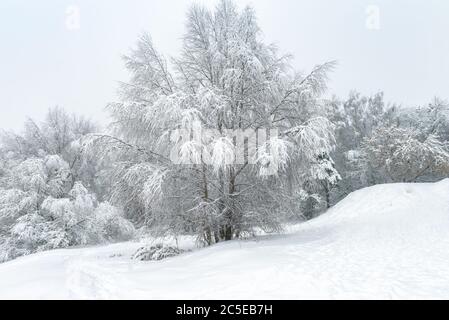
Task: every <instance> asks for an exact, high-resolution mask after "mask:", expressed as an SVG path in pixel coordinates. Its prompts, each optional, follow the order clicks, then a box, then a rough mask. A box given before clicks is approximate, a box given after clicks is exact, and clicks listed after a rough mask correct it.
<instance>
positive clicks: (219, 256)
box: [0, 180, 449, 299]
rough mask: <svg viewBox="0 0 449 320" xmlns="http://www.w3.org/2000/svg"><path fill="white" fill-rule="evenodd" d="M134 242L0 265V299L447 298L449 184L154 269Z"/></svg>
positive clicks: (386, 188) (352, 201)
mask: <svg viewBox="0 0 449 320" xmlns="http://www.w3.org/2000/svg"><path fill="white" fill-rule="evenodd" d="M139 246H140V244H139V243H132V242H130V243H121V244H114V245H109V246H103V247H94V248H84V249H68V250H56V251H52V252H44V253H39V254H34V255H31V256H27V257H23V258H19V259H17V260H15V261H11V262H8V263H4V264H1V265H0V298H2V299H14V298H25V299H31V298H33V299H34V298H38V299H50V298H58V299H97V298H98V299H110V298H112V299H122V298H130V299H216V298H229V299H284V298H292V299H314V298H324V299H337V298H338V299H347V298H348V299H353V298H361V299H414V298H424V299H427V298H437V299H438V298H445V299H449V180H444V181H441V182H439V183H435V184H391V185H379V186H375V187H371V188H367V189H364V190H360V191H357V192H355V193H353V194H351V195H349V196H348V197H347V198H346V199H344V200H343V201H341V202H340V203H339V204H338V205H337V206H335V207H334V208H332V209H331V210H330V211H329V212H328V213H326V214H324V215H322V216H321V217H319V218H317V219H314V220H312V221H310V222H307V223H303V224H301V225H296V226H293V227H291V228H290V230H289V231H288V232H287V233H286V234H283V235H277V236H263V237H260V238H258V239H256V240H247V241H233V242H229V243H223V244H218V245H215V246H212V247H210V248H205V249H198V250H195V251H192V252H189V253H186V254H183V255H181V256H178V257H175V258H169V259H166V260H163V261H159V262H137V261H134V260H131V259H130V256H131V255H132V253H133V252H134V251H135V250H136V249H137V248H138V247H139Z"/></svg>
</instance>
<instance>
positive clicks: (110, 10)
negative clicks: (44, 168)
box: [0, 0, 449, 129]
mask: <svg viewBox="0 0 449 320" xmlns="http://www.w3.org/2000/svg"><path fill="white" fill-rule="evenodd" d="M193 2H198V1H194V0H170V1H167V0H71V1H66V0H58V1H54V0H39V1H32V0H1V1H0V128H5V129H20V128H21V125H22V123H23V121H24V119H25V118H26V117H27V116H30V117H34V118H37V119H41V118H42V116H43V115H44V113H45V112H46V110H47V109H48V108H49V107H51V106H55V105H60V106H62V107H65V108H66V109H68V110H73V111H79V112H80V113H82V114H85V115H87V116H90V117H92V118H93V119H96V120H99V121H102V122H104V121H105V118H106V116H105V112H104V107H105V105H106V104H107V102H109V101H113V100H114V99H115V89H116V87H117V86H116V81H118V80H126V79H127V74H126V71H125V70H124V68H123V64H122V61H121V59H120V55H121V54H124V53H127V51H128V49H129V48H130V47H132V46H133V45H134V43H135V40H136V39H137V37H138V35H139V34H140V33H141V32H142V31H144V30H145V31H148V32H149V33H150V34H151V35H152V37H153V40H154V42H155V43H156V46H157V47H158V48H159V49H160V50H161V51H162V52H163V53H165V54H168V55H176V54H177V50H178V49H179V47H180V37H181V36H182V33H183V27H184V14H185V10H186V8H187V7H188V6H189V5H190V4H191V3H193ZM199 2H202V3H207V5H210V6H212V5H213V3H215V1H213V0H209V1H207V0H202V1H199ZM237 3H238V4H239V6H240V7H243V6H244V5H245V4H247V3H250V4H252V5H253V6H254V7H255V9H256V12H257V14H258V17H259V23H260V26H261V27H262V29H263V31H264V33H265V38H266V40H267V41H269V42H276V43H277V44H278V45H279V47H280V48H281V50H282V51H283V52H289V53H292V54H293V55H294V56H295V65H296V67H297V68H298V69H300V70H304V71H307V70H310V68H312V67H313V65H315V64H317V63H321V62H324V61H327V60H334V59H335V60H338V61H339V67H338V69H337V70H336V71H335V73H334V74H333V75H332V79H331V83H330V92H332V93H336V94H338V95H340V96H344V95H347V93H348V92H349V91H350V90H351V89H353V88H355V89H357V90H359V91H361V92H362V93H364V94H371V93H374V92H377V91H379V90H383V91H384V92H385V93H386V97H387V99H388V100H390V101H394V102H398V103H401V104H403V105H416V104H424V103H426V102H428V101H430V100H431V98H432V97H433V96H435V95H438V96H441V97H443V98H449V80H448V76H449V1H447V0H394V1H391V0H370V1H367V0H340V1H335V0H313V1H312V0H307V1H305V0H277V1H275V0H253V1H248V0H239V1H237ZM71 5H75V6H77V7H78V8H79V9H80V29H79V30H74V31H70V30H68V29H67V27H66V10H67V8H68V7H69V6H71ZM369 5H376V6H378V8H379V10H380V11H379V13H380V30H370V29H368V28H366V20H367V14H366V9H367V7H368V6H369Z"/></svg>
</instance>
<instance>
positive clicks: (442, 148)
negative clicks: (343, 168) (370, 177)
mask: <svg viewBox="0 0 449 320" xmlns="http://www.w3.org/2000/svg"><path fill="white" fill-rule="evenodd" d="M362 150H363V153H364V160H365V163H364V165H365V166H366V167H368V168H369V169H370V170H374V171H375V174H374V176H375V179H376V181H375V182H376V183H384V182H416V181H418V180H419V179H420V178H422V177H425V176H426V175H429V174H431V175H439V176H446V175H447V174H448V173H449V151H448V144H447V142H446V143H444V142H442V141H440V140H439V139H438V137H437V136H435V135H428V136H424V137H423V135H422V134H421V132H419V131H418V130H412V129H405V128H398V127H380V128H378V129H376V131H375V132H374V134H373V135H372V136H371V137H370V138H367V139H365V141H364V142H363V147H362Z"/></svg>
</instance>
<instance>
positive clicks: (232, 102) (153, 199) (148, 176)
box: [0, 1, 449, 261]
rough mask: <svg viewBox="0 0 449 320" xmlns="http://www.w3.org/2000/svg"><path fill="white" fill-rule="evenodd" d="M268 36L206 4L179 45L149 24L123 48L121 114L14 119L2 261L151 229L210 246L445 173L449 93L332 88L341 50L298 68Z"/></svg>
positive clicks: (251, 21) (242, 15) (239, 16)
mask: <svg viewBox="0 0 449 320" xmlns="http://www.w3.org/2000/svg"><path fill="white" fill-rule="evenodd" d="M261 35H262V31H261V30H260V29H259V27H258V25H257V19H256V15H255V12H254V10H253V9H251V8H250V7H247V8H245V9H243V10H238V9H237V8H236V6H235V4H234V3H233V2H232V1H222V2H220V4H219V5H218V6H217V7H216V9H215V10H212V11H211V10H208V9H206V8H205V7H202V6H199V5H194V6H192V7H191V9H190V10H189V11H188V13H187V22H186V27H185V35H184V37H183V39H182V50H181V52H179V53H178V54H177V55H175V56H173V57H164V56H162V55H161V54H160V53H159V52H158V51H157V44H154V43H153V41H152V39H151V37H150V35H148V34H143V35H142V36H141V37H140V38H139V39H138V40H137V43H136V45H135V48H134V49H133V50H132V51H131V52H130V53H129V54H128V55H126V56H124V58H123V60H124V64H125V65H126V68H127V69H128V71H129V75H130V77H129V79H124V80H126V81H124V82H122V84H121V85H120V87H119V88H118V90H119V93H120V100H119V101H115V102H111V103H110V104H109V105H108V106H107V110H108V112H109V113H110V115H111V117H112V119H113V120H112V122H111V124H110V126H108V127H106V128H99V127H98V126H97V125H96V124H95V123H93V122H92V121H90V120H88V119H86V118H83V116H81V115H72V114H69V113H68V112H66V111H64V109H62V108H59V107H56V108H51V109H50V110H48V113H47V116H46V118H45V121H43V122H42V123H37V122H35V121H33V120H32V119H28V120H27V121H26V122H25V124H24V128H23V130H22V131H21V132H20V133H14V132H5V131H3V132H2V133H1V153H0V157H1V158H0V260H1V261H7V260H10V259H14V258H16V257H18V256H21V255H25V254H30V253H33V252H37V251H42V250H48V249H55V248H66V247H70V246H77V245H87V244H98V243H104V242H109V241H119V240H126V239H131V238H133V237H134V236H135V235H136V234H142V233H147V234H150V235H152V236H155V237H158V236H163V237H166V236H173V237H178V236H182V235H194V236H195V237H196V238H197V241H198V245H201V246H202V245H212V244H214V243H218V242H221V241H227V240H232V239H236V238H247V237H251V236H252V235H254V234H255V233H257V232H258V231H260V230H263V231H264V232H269V233H271V232H280V231H282V229H283V226H284V225H285V224H286V223H288V222H293V221H296V222H297V221H303V220H307V219H312V218H314V217H316V216H318V215H320V214H322V213H323V212H325V211H326V210H327V209H328V208H329V207H331V206H333V205H334V204H336V203H337V202H338V201H340V200H341V199H343V198H344V197H345V196H346V195H348V194H349V193H351V192H353V191H355V190H357V189H361V188H364V187H367V186H372V185H375V184H382V183H390V182H432V181H438V180H441V179H442V178H445V177H447V175H448V173H449V151H448V144H447V141H448V138H449V118H448V114H449V113H448V108H449V103H448V102H447V101H444V100H442V99H439V98H435V99H434V100H432V101H430V102H429V103H428V104H427V105H424V106H404V107H399V106H396V105H394V104H392V103H387V102H386V101H385V100H384V98H383V94H382V93H378V94H376V95H373V96H362V95H361V94H359V93H357V92H356V91H354V92H353V93H351V94H350V96H349V97H344V98H341V97H335V96H331V95H330V94H329V93H327V92H326V89H327V88H326V84H327V80H328V77H329V75H330V73H332V70H333V69H334V68H336V67H338V64H337V63H336V62H334V61H328V62H326V61H325V62H322V61H318V63H320V64H317V66H316V67H315V68H313V70H311V71H310V72H309V73H306V74H302V73H299V72H297V71H296V70H294V69H293V68H292V66H291V60H292V57H291V56H289V55H286V54H283V53H282V51H281V50H280V49H278V48H277V47H276V46H275V45H273V44H269V43H264V42H263V41H262V37H261ZM202 129H203V130H202ZM204 129H207V132H210V131H211V130H212V131H213V132H214V134H210V133H206V130H204ZM201 130H202V131H201ZM268 130H270V132H275V133H276V134H270V135H269V137H266V138H265V140H264V141H263V142H262V143H259V144H253V143H251V142H253V140H254V139H255V136H256V135H257V136H258V138H260V135H262V134H265V135H266V133H265V132H267V131H268ZM273 130H275V131H273ZM198 132H199V133H200V134H199V135H198V137H196V138H194V139H191V135H192V134H193V135H195V134H196V133H198ZM252 132H257V134H253V133H252ZM253 145H254V146H253ZM173 155H175V156H176V160H179V161H173ZM239 160H240V161H239Z"/></svg>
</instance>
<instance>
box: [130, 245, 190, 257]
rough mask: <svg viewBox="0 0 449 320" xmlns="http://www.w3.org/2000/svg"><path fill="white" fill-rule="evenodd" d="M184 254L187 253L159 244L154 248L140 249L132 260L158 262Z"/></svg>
mask: <svg viewBox="0 0 449 320" xmlns="http://www.w3.org/2000/svg"><path fill="white" fill-rule="evenodd" d="M183 252H185V251H184V250H181V249H178V248H175V247H171V246H164V245H163V244H160V243H158V244H156V245H154V246H150V247H141V248H139V249H138V250H137V251H136V253H134V255H133V256H132V259H134V260H140V261H158V260H162V259H165V258H170V257H174V256H177V255H179V254H181V253H183Z"/></svg>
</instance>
